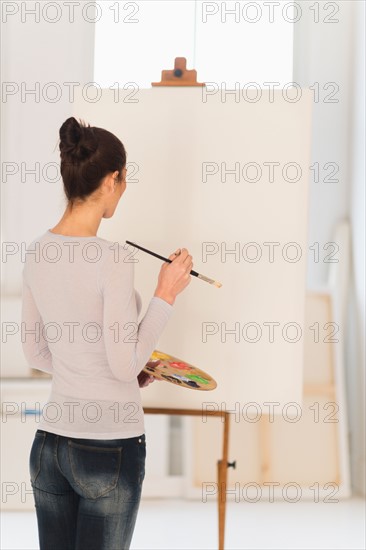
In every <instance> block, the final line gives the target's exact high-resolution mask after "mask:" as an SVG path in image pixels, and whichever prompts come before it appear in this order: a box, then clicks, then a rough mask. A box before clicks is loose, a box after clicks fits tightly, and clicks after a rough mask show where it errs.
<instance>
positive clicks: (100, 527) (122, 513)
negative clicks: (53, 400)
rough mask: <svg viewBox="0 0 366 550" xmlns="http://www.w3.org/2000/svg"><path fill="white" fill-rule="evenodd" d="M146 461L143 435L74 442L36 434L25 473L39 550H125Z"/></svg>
mask: <svg viewBox="0 0 366 550" xmlns="http://www.w3.org/2000/svg"><path fill="white" fill-rule="evenodd" d="M145 458H146V440H145V434H142V435H141V436H138V437H131V438H128V439H76V438H73V437H64V436H61V435H56V434H53V433H50V432H46V431H44V430H37V431H36V433H35V436H34V440H33V444H32V448H31V451H30V456H29V471H30V480H31V485H32V489H33V495H34V502H35V508H36V514H37V523H38V536H39V543H40V550H124V549H128V548H130V543H131V539H132V535H133V531H134V528H135V523H136V517H137V512H138V508H139V504H140V498H141V489H142V482H143V479H144V477H145Z"/></svg>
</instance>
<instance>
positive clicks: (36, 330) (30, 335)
mask: <svg viewBox="0 0 366 550" xmlns="http://www.w3.org/2000/svg"><path fill="white" fill-rule="evenodd" d="M43 328H44V324H43V320H42V317H41V315H40V313H39V311H38V308H37V305H36V303H35V301H34V297H33V294H32V291H31V289H30V287H29V285H28V284H27V282H26V280H25V277H24V272H23V289H22V317H21V340H22V347H23V353H24V355H25V358H26V359H27V361H28V363H29V365H30V366H31V367H32V368H34V369H38V370H41V371H43V372H47V373H49V374H52V373H53V364H52V354H51V352H50V350H49V348H48V343H47V341H46V340H45V339H44V337H43Z"/></svg>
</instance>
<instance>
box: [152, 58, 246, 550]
mask: <svg viewBox="0 0 366 550" xmlns="http://www.w3.org/2000/svg"><path fill="white" fill-rule="evenodd" d="M186 67H187V59H186V58H185V57H176V58H175V60H174V69H173V70H166V71H162V72H161V81H160V82H152V83H151V86H206V84H204V83H201V82H197V71H196V70H194V69H192V70H187V68H186ZM144 412H145V413H147V414H173V415H186V416H202V411H199V410H195V409H170V408H166V409H164V408H155V407H154V408H153V407H146V408H145V409H144ZM204 414H207V415H208V416H219V417H223V418H224V432H223V443H222V458H221V460H218V461H217V481H218V514H219V550H224V540H225V516H226V486H227V469H228V468H230V467H232V468H235V465H236V463H235V461H234V462H228V452H229V414H230V413H228V412H224V411H205V413H204Z"/></svg>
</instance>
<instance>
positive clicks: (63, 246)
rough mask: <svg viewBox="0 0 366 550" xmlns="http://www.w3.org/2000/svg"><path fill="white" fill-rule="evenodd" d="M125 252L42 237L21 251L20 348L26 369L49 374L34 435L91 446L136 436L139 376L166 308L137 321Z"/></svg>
mask: <svg viewBox="0 0 366 550" xmlns="http://www.w3.org/2000/svg"><path fill="white" fill-rule="evenodd" d="M131 251H132V248H131V247H128V246H127V245H124V246H122V245H120V244H119V243H116V242H114V243H113V242H112V241H108V240H106V239H102V238H100V237H69V236H64V235H59V234H55V233H52V232H51V231H49V230H48V231H47V232H46V233H44V234H43V235H41V236H40V237H38V238H37V239H35V240H34V241H32V243H31V244H30V245H29V246H28V247H27V250H26V254H25V257H24V268H23V301H22V326H21V335H22V346H23V351H24V354H25V357H26V359H27V360H28V362H29V364H30V366H31V367H33V368H35V369H38V370H41V371H44V372H48V373H50V374H51V375H52V387H51V394H50V396H49V399H48V402H47V404H46V405H45V406H44V407H43V410H42V415H41V420H40V423H39V428H40V429H44V430H46V431H50V432H53V433H56V434H59V435H64V436H70V437H76V438H89V439H119V438H127V437H135V436H138V435H141V434H142V433H144V431H145V428H144V417H143V409H142V404H141V395H140V388H139V386H138V381H137V375H138V374H139V373H140V372H141V370H142V369H143V368H144V366H145V365H146V363H147V361H148V360H149V358H150V355H151V353H152V351H153V350H154V349H155V347H156V344H157V342H158V339H159V337H160V335H161V333H162V332H163V330H164V328H165V326H166V324H167V322H168V320H169V318H170V316H171V314H172V312H173V309H174V308H173V306H172V305H171V304H169V303H168V302H166V301H165V300H163V299H161V298H158V297H156V296H154V297H152V298H151V300H150V303H149V305H148V308H147V310H146V313H145V316H144V317H143V319H142V320H141V321H140V322H138V315H139V313H140V311H141V298H140V295H139V293H138V292H137V291H136V290H135V288H134V267H135V262H136V259H135V258H133V257H132V255H131Z"/></svg>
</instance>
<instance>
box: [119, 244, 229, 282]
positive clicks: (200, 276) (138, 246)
mask: <svg viewBox="0 0 366 550" xmlns="http://www.w3.org/2000/svg"><path fill="white" fill-rule="evenodd" d="M126 243H127V244H130V245H131V246H135V247H136V248H139V249H140V250H143V251H144V252H147V253H148V254H151V255H152V256H155V258H160V260H164V261H165V262H169V263H172V261H173V260H169V258H164V256H160V254H156V252H151V250H148V249H147V248H143V247H142V246H140V245H138V244H135V243H131V241H126ZM190 275H194V276H195V277H198V278H199V279H202V281H206V283H210V285H214V286H216V287H217V288H220V287H221V286H222V284H221V283H219V282H218V281H214V280H213V279H209V277H205V275H201V273H197V271H194V269H191V271H190Z"/></svg>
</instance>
